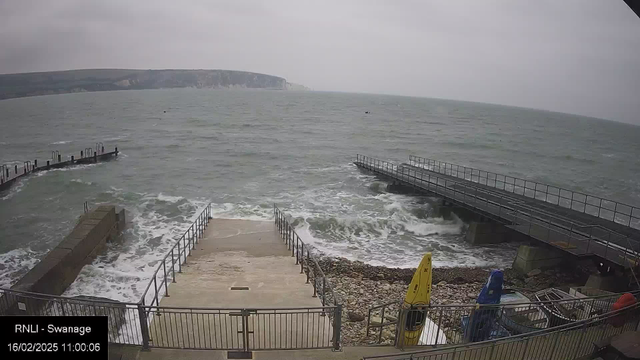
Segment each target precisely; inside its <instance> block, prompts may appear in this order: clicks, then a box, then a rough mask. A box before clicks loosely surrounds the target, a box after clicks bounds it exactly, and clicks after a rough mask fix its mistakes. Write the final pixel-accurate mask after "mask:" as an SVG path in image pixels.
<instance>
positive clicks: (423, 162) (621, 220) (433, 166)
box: [409, 155, 640, 229]
mask: <svg viewBox="0 0 640 360" xmlns="http://www.w3.org/2000/svg"><path fill="white" fill-rule="evenodd" d="M409 164H410V165H412V166H416V167H420V168H424V169H427V170H430V171H433V172H437V173H440V174H444V175H449V176H454V177H457V178H459V179H464V180H468V181H471V182H474V183H478V184H481V185H486V186H489V187H493V188H496V189H500V190H504V191H507V192H510V193H513V194H517V195H522V196H526V197H529V198H532V199H536V200H541V201H545V202H548V203H551V204H554V205H558V206H561V207H563V208H567V209H571V210H574V211H578V212H582V213H585V214H589V215H592V216H595V217H599V218H602V219H605V220H609V221H613V222H615V223H618V224H621V225H626V226H628V227H632V228H635V229H640V207H637V206H633V205H629V204H625V203H621V202H618V201H614V200H610V199H605V198H602V197H599V196H595V195H589V194H585V193H581V192H578V191H573V190H569V189H565V188H562V187H559V186H553V185H548V184H543V183H539V182H537V181H533V180H527V179H521V178H518V177H515V176H509V175H503V174H497V173H494V172H491V171H486V170H479V169H474V168H472V167H468V166H463V165H457V164H451V163H447V162H443V161H438V160H433V159H427V158H423V157H420V156H414V155H410V156H409Z"/></svg>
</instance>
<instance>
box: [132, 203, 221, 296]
mask: <svg viewBox="0 0 640 360" xmlns="http://www.w3.org/2000/svg"><path fill="white" fill-rule="evenodd" d="M210 219H211V203H209V204H208V205H207V206H206V207H205V208H204V209H203V210H202V212H201V213H200V215H198V217H197V218H196V219H195V220H194V222H193V223H192V224H191V226H189V228H188V229H187V230H186V231H185V232H184V233H183V234H182V236H180V237H179V238H178V241H176V243H175V244H174V245H173V246H172V247H171V249H170V250H169V251H168V252H167V254H166V255H165V256H164V258H163V259H162V260H161V261H160V263H158V266H157V267H156V270H155V271H154V272H153V276H152V277H151V280H150V281H149V284H148V285H147V287H146V288H145V290H144V292H143V294H142V298H141V302H142V305H149V306H153V305H154V304H155V306H159V305H160V299H161V298H162V296H169V284H168V281H169V280H171V282H176V272H177V273H181V272H182V265H184V264H186V262H187V258H188V257H189V256H190V255H191V251H192V250H193V249H195V247H196V244H197V243H198V240H199V239H200V238H202V237H203V236H204V231H205V230H206V228H207V225H208V224H209V220H210Z"/></svg>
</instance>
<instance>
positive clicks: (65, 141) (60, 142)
mask: <svg viewBox="0 0 640 360" xmlns="http://www.w3.org/2000/svg"><path fill="white" fill-rule="evenodd" d="M71 142H73V141H72V140H63V141H56V142H52V143H50V144H49V145H62V144H69V143H71Z"/></svg>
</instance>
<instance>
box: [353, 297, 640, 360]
mask: <svg viewBox="0 0 640 360" xmlns="http://www.w3.org/2000/svg"><path fill="white" fill-rule="evenodd" d="M639 320H640V303H636V304H634V305H632V306H629V307H626V308H623V309H620V310H616V311H612V312H608V313H605V314H602V315H599V316H597V317H594V318H590V319H586V320H582V321H578V322H573V323H567V324H564V325H560V326H558V327H555V328H550V329H543V330H539V331H534V332H530V333H524V334H520V335H515V336H510V337H505V338H501V339H491V340H486V341H479V342H472V343H464V344H456V345H453V346H442V347H439V348H432V349H428V350H419V351H410V352H403V353H396V354H387V355H377V356H365V357H364V359H365V360H366V359H389V360H391V359H394V360H442V359H487V360H489V359H491V360H502V359H504V360H517V359H545V360H573V359H579V358H582V357H584V356H588V355H591V354H593V353H594V352H595V351H597V350H598V348H597V346H596V343H597V342H600V341H603V340H606V339H609V338H611V337H612V336H615V335H618V334H621V333H623V332H627V331H635V330H636V329H637V328H638V324H639Z"/></svg>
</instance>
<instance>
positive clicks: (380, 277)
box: [376, 273, 384, 279]
mask: <svg viewBox="0 0 640 360" xmlns="http://www.w3.org/2000/svg"><path fill="white" fill-rule="evenodd" d="M376 277H377V278H378V279H384V274H383V273H378V275H376Z"/></svg>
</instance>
